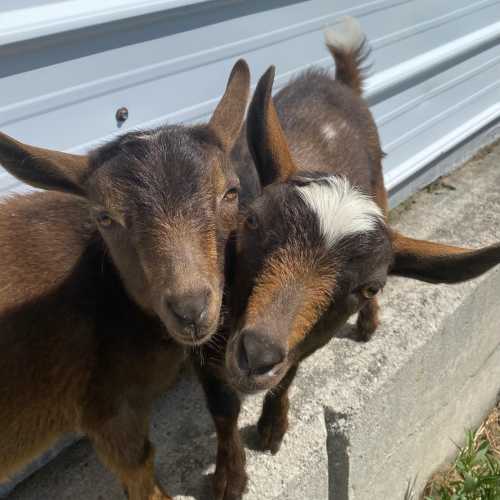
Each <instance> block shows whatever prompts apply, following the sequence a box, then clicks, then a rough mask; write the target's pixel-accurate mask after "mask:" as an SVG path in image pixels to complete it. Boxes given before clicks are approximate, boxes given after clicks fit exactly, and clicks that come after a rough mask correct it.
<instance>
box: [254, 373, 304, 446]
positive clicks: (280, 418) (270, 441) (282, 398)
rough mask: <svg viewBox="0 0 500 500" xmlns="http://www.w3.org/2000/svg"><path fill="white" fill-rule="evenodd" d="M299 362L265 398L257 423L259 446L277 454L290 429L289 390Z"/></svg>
mask: <svg viewBox="0 0 500 500" xmlns="http://www.w3.org/2000/svg"><path fill="white" fill-rule="evenodd" d="M297 369H298V364H296V365H293V366H292V367H291V368H290V369H289V370H288V372H287V374H286V375H285V376H284V377H283V380H282V381H281V382H280V383H279V384H278V385H277V386H276V387H274V388H273V389H271V390H270V391H269V392H268V393H267V394H266V397H265V399H264V405H263V406H262V413H261V415H260V418H259V422H258V423H257V431H258V433H259V446H260V448H261V449H262V450H269V451H270V452H271V453H272V454H273V455H274V454H276V453H277V452H278V451H279V449H280V447H281V443H282V442H283V436H284V435H285V433H286V431H287V430H288V407H289V400H288V390H289V389H290V386H291V385H292V382H293V379H294V378H295V375H296V374H297Z"/></svg>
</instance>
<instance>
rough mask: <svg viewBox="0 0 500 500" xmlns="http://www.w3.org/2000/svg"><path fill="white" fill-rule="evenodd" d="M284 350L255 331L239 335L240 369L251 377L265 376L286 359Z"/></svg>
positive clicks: (246, 331)
mask: <svg viewBox="0 0 500 500" xmlns="http://www.w3.org/2000/svg"><path fill="white" fill-rule="evenodd" d="M286 354H287V353H286V348H284V347H283V346H281V345H279V344H276V343H275V342H273V341H272V339H269V336H268V335H265V334H263V333H260V332H258V331H256V330H244V331H243V332H242V333H241V343H240V356H239V358H240V359H239V361H240V362H239V364H240V368H241V369H243V370H245V371H248V372H249V373H251V374H253V375H265V374H266V373H269V372H270V371H271V370H272V369H273V368H274V367H275V366H276V365H279V364H280V363H281V362H283V361H284V360H285V358H286Z"/></svg>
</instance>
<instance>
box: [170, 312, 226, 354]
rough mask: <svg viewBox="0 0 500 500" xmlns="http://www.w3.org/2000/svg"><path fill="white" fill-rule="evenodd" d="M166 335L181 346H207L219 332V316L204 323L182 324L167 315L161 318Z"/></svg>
mask: <svg viewBox="0 0 500 500" xmlns="http://www.w3.org/2000/svg"><path fill="white" fill-rule="evenodd" d="M160 319H161V321H162V323H163V325H164V327H165V330H166V334H168V335H169V336H170V337H171V338H172V339H174V340H175V341H176V342H178V343H179V344H181V345H184V346H186V347H197V346H201V345H203V344H205V343H206V342H208V341H209V340H210V338H211V337H212V336H213V335H214V334H215V333H216V332H217V330H218V327H219V319H220V317H219V314H216V315H214V317H212V318H210V319H208V318H207V319H206V320H205V321H203V322H198V323H189V324H182V323H179V322H178V321H175V320H172V318H171V317H168V316H166V315H164V314H163V315H162V316H160Z"/></svg>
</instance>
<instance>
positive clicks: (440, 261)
mask: <svg viewBox="0 0 500 500" xmlns="http://www.w3.org/2000/svg"><path fill="white" fill-rule="evenodd" d="M392 236H393V241H392V248H393V251H394V262H393V265H392V268H391V269H390V274H394V275H397V276H404V277H406V278H414V279H417V280H420V281H426V282H428V283H460V282H461V281H467V280H470V279H472V278H476V277H477V276H480V275H481V274H483V273H485V272H486V271H488V270H489V269H491V268H492V267H494V266H496V265H497V264H499V263H500V244H496V245H491V246H488V247H484V248H480V249H478V250H468V249H466V248H459V247H453V246H448V245H441V244H439V243H433V242H431V241H424V240H414V239H412V238H407V237H406V236H402V235H401V234H399V233H396V232H393V235H392Z"/></svg>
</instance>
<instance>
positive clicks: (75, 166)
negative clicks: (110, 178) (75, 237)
mask: <svg viewBox="0 0 500 500" xmlns="http://www.w3.org/2000/svg"><path fill="white" fill-rule="evenodd" d="M0 164H1V165H2V166H3V167H5V169H6V170H7V171H8V172H10V173H11V174H12V175H13V176H15V177H17V178H18V179H19V180H21V181H23V182H25V183H26V184H29V185H31V186H34V187H37V188H41V189H52V190H56V191H64V192H66V193H72V194H77V195H80V196H83V194H84V190H83V187H82V183H83V179H84V178H85V176H86V175H87V174H88V170H89V161H88V158H87V156H80V155H73V154H68V153H62V152H60V151H51V150H49V149H41V148H36V147H34V146H28V145H27V144H23V143H21V142H19V141H16V140H15V139H13V138H12V137H9V136H8V135H5V134H2V133H0Z"/></svg>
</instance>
